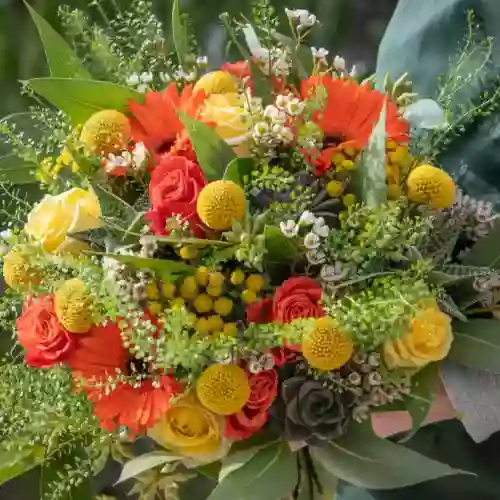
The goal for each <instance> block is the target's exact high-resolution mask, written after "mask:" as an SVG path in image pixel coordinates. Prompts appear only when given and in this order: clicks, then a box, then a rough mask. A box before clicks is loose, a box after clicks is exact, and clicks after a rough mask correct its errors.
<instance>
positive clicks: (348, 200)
mask: <svg viewBox="0 0 500 500" xmlns="http://www.w3.org/2000/svg"><path fill="white" fill-rule="evenodd" d="M342 202H343V203H344V205H345V206H346V207H352V206H354V205H355V203H356V195H354V194H352V193H349V194H346V195H345V196H344V197H343V198H342Z"/></svg>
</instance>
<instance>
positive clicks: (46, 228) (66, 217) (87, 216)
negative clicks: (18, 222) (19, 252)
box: [24, 188, 101, 252]
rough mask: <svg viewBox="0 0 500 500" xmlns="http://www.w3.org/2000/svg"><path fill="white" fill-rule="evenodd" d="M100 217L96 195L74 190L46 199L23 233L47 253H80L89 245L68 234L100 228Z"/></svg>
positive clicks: (37, 207)
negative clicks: (41, 246) (37, 242)
mask: <svg viewBox="0 0 500 500" xmlns="http://www.w3.org/2000/svg"><path fill="white" fill-rule="evenodd" d="M100 216H101V208H100V206H99V199H98V198H97V196H96V195H95V193H94V192H93V191H86V190H84V189H80V188H73V189H70V190H69V191H66V192H64V193H61V194H60V195H57V196H51V195H47V196H45V198H44V199H43V200H42V201H41V202H40V203H38V204H37V205H36V206H35V208H34V209H33V210H32V211H31V213H30V214H29V216H28V222H27V224H26V226H25V227H24V230H25V232H26V234H27V235H28V236H31V237H32V238H33V239H35V240H37V241H39V242H40V243H41V244H42V245H43V247H44V248H45V250H47V251H48V252H77V251H80V250H82V249H85V248H86V245H85V244H83V243H81V242H80V241H77V240H75V239H73V238H71V237H70V236H69V235H70V234H71V233H78V232H82V231H88V230H90V229H96V228H98V227H100V226H101V221H100V220H99V218H100Z"/></svg>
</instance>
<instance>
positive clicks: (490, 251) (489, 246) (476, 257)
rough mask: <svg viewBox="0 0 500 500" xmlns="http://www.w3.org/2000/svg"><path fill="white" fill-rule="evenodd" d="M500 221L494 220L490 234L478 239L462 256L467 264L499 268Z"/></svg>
mask: <svg viewBox="0 0 500 500" xmlns="http://www.w3.org/2000/svg"><path fill="white" fill-rule="evenodd" d="M499 241H500V221H498V220H497V221H496V222H495V225H494V227H493V229H492V230H491V232H490V234H488V236H486V238H483V239H481V240H479V241H478V242H477V243H476V244H475V245H474V246H473V247H472V250H471V251H470V252H469V253H468V254H467V255H466V256H465V257H464V259H463V262H464V264H466V265H468V266H487V267H492V268H494V269H500V247H499V245H498V242H499Z"/></svg>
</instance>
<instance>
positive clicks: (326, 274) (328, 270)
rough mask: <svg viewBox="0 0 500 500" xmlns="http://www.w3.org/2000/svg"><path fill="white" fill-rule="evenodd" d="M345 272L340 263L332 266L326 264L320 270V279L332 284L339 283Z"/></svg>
mask: <svg viewBox="0 0 500 500" xmlns="http://www.w3.org/2000/svg"><path fill="white" fill-rule="evenodd" d="M345 274H346V273H345V272H344V271H343V270H342V266H341V264H340V262H336V263H335V265H334V266H332V265H330V264H327V265H325V266H323V267H322V268H321V273H320V275H321V278H322V280H323V281H326V282H328V283H329V282H332V281H340V280H341V279H343V278H344V277H345Z"/></svg>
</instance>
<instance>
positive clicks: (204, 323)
mask: <svg viewBox="0 0 500 500" xmlns="http://www.w3.org/2000/svg"><path fill="white" fill-rule="evenodd" d="M210 326H211V324H210V321H209V320H208V318H199V319H198V321H197V322H196V326H195V328H196V331H197V332H198V333H199V334H200V335H208V334H209V333H210Z"/></svg>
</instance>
